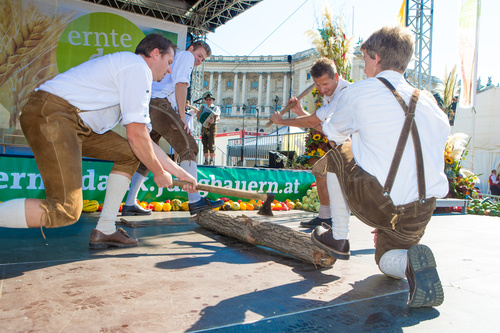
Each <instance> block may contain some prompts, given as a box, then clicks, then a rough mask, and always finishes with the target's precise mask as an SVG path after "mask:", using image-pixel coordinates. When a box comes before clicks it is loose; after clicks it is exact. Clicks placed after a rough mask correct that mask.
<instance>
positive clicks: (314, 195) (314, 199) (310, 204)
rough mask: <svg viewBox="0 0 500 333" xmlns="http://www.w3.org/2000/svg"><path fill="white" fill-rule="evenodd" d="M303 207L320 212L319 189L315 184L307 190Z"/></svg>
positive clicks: (303, 199) (303, 198)
mask: <svg viewBox="0 0 500 333" xmlns="http://www.w3.org/2000/svg"><path fill="white" fill-rule="evenodd" d="M297 209H299V208H297ZM302 209H303V210H307V211H311V212H318V210H319V198H318V189H317V188H316V185H315V184H314V185H313V186H312V187H311V188H310V189H309V190H307V192H306V195H305V196H303V197H302Z"/></svg>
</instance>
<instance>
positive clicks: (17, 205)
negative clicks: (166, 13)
mask: <svg viewBox="0 0 500 333" xmlns="http://www.w3.org/2000/svg"><path fill="white" fill-rule="evenodd" d="M174 50H175V45H174V44H172V42H170V41H169V40H168V39H166V38H164V37H163V36H161V35H158V34H151V35H148V36H146V37H145V38H144V39H143V40H142V41H141V42H140V43H139V45H138V46H137V48H136V51H135V54H134V53H131V52H118V53H113V54H109V55H105V56H102V57H99V58H95V59H92V60H89V61H87V62H85V63H83V64H81V65H79V66H76V67H74V68H72V69H70V70H68V71H66V72H64V73H61V74H59V75H57V76H56V77H55V78H53V79H51V80H49V81H47V82H45V83H44V84H42V85H41V86H40V87H39V89H38V90H37V91H36V92H34V93H33V94H32V95H31V96H30V99H29V101H28V102H27V104H26V106H25V107H24V108H23V111H22V114H21V118H20V119H21V127H22V129H23V132H24V134H25V136H26V139H27V141H28V143H29V145H30V147H31V149H32V151H33V154H34V156H35V160H36V163H37V166H38V170H39V171H40V174H41V176H42V180H43V183H44V185H45V192H46V199H25V198H22V199H13V200H9V201H6V202H4V203H1V204H0V214H1V216H2V219H1V221H0V227H7V228H34V227H46V228H56V227H62V226H66V225H70V224H73V223H75V222H76V221H78V219H79V217H80V214H81V212H82V205H83V198H82V161H81V160H82V156H87V157H91V158H97V159H105V160H111V161H113V162H114V164H113V168H112V170H111V173H110V174H109V177H108V181H107V188H106V195H105V199H104V205H103V210H102V212H101V215H100V217H99V220H98V222H97V226H96V228H95V229H94V230H93V231H92V234H91V236H90V241H89V245H90V247H91V248H107V247H129V246H135V245H137V239H135V238H131V237H130V236H128V235H127V233H126V232H125V231H124V230H123V229H121V228H118V229H117V228H116V226H115V221H116V217H117V215H118V211H119V208H120V204H121V201H122V199H123V197H124V195H125V193H126V191H127V190H128V186H129V184H130V178H131V177H132V175H133V174H134V172H135V170H136V169H137V167H138V165H139V161H142V163H144V164H145V165H147V166H148V168H149V169H150V170H151V171H152V172H153V175H154V180H155V183H156V184H157V185H158V187H171V186H172V174H173V175H175V176H177V177H178V178H182V179H184V180H186V181H188V182H190V183H191V185H189V186H185V188H184V189H185V190H186V191H189V192H194V191H195V186H196V180H195V179H194V178H193V177H191V176H190V175H189V174H188V173H186V172H185V171H184V170H182V169H181V168H179V167H178V166H177V165H176V164H175V163H173V161H172V160H171V159H170V158H168V156H167V155H166V154H165V153H164V152H163V151H162V150H161V149H160V147H158V145H156V144H154V143H153V142H152V141H151V139H150V137H149V129H150V128H151V125H150V120H149V100H150V97H151V85H152V82H153V80H154V81H160V80H161V79H163V77H164V76H165V75H166V74H167V73H169V72H170V71H171V67H170V66H171V63H172V61H173V58H174ZM119 122H121V123H122V125H124V126H125V128H126V129H127V139H128V140H127V139H124V138H122V137H121V136H120V135H118V134H117V133H115V132H113V131H111V129H112V128H113V127H115V126H116V124H118V123H119Z"/></svg>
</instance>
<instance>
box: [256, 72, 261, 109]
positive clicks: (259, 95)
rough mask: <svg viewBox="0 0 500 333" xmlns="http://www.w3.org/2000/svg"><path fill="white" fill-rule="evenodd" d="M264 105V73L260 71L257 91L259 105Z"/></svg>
mask: <svg viewBox="0 0 500 333" xmlns="http://www.w3.org/2000/svg"><path fill="white" fill-rule="evenodd" d="M261 105H262V73H259V89H258V92H257V107H259V108H260V106H261Z"/></svg>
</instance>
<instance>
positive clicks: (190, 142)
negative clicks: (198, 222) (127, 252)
mask: <svg viewBox="0 0 500 333" xmlns="http://www.w3.org/2000/svg"><path fill="white" fill-rule="evenodd" d="M210 54H211V50H210V47H209V46H208V44H207V43H205V42H203V41H196V42H194V43H192V44H191V45H190V46H189V47H188V49H187V50H186V51H181V52H177V53H176V55H175V58H174V62H173V64H172V73H171V74H170V75H166V76H165V78H164V79H163V80H162V81H161V82H154V83H153V92H152V96H151V104H150V107H149V114H150V117H151V124H152V126H153V130H152V131H151V133H150V135H151V139H152V140H153V141H154V142H155V143H158V142H159V141H160V139H161V138H162V137H163V138H164V139H165V140H167V142H168V143H170V145H171V146H172V147H173V148H174V150H175V151H176V152H177V154H178V155H179V159H180V166H181V168H183V169H184V170H186V172H187V173H189V174H190V175H191V176H192V177H193V178H195V179H197V174H198V165H197V163H196V156H197V155H198V144H197V143H196V141H195V139H194V138H193V136H192V135H191V131H190V129H189V126H188V123H187V121H186V114H185V112H186V100H187V99H186V97H187V89H188V87H189V84H190V81H191V72H192V71H193V68H194V67H196V66H199V65H201V64H202V63H203V61H205V58H206V57H208V56H210ZM148 172H149V171H148V168H147V166H146V165H144V164H142V163H141V165H140V166H139V168H138V169H137V172H136V173H135V174H134V177H133V178H132V184H131V186H130V191H129V194H128V196H127V200H126V201H125V205H123V207H122V215H125V216H127V215H146V214H151V210H146V209H143V208H142V207H140V206H139V205H138V204H137V202H136V201H137V195H138V194H139V190H140V189H141V186H142V184H143V183H144V181H145V180H146V176H147V175H148ZM188 199H189V212H190V213H191V215H194V214H197V213H199V212H201V211H203V210H207V209H212V208H217V207H221V206H222V205H223V204H224V202H223V201H222V200H217V201H212V200H209V199H207V198H202V197H201V196H200V194H199V193H198V192H195V193H188Z"/></svg>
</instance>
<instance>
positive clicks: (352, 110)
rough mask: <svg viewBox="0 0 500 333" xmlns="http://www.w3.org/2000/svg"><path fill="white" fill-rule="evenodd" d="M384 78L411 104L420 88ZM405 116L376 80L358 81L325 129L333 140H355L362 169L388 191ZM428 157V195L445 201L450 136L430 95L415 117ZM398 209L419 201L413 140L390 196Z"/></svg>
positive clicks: (391, 74) (391, 75)
mask: <svg viewBox="0 0 500 333" xmlns="http://www.w3.org/2000/svg"><path fill="white" fill-rule="evenodd" d="M379 76H380V77H384V78H386V79H387V80H388V81H389V82H391V83H392V85H393V86H394V87H395V88H396V90H397V91H398V93H399V94H400V95H401V97H402V98H403V100H404V101H405V102H406V103H407V104H408V103H409V100H410V97H411V94H412V93H413V90H414V88H413V87H412V86H411V85H409V84H408V83H407V82H406V80H405V79H404V77H403V75H401V74H400V73H398V72H395V71H383V72H381V73H379V74H378V75H377V77H379ZM404 119H405V117H404V112H403V109H402V108H401V106H400V105H399V103H398V101H397V100H396V98H395V97H394V95H393V94H392V93H391V91H390V90H389V89H387V87H386V86H385V85H384V84H383V83H382V82H380V81H379V80H378V79H376V78H368V79H366V80H363V81H358V82H356V83H354V84H352V85H350V86H349V87H347V88H346V89H344V91H343V92H342V94H341V95H340V98H339V100H338V103H337V106H336V110H335V114H334V116H332V117H330V118H329V119H328V120H327V121H326V122H325V123H324V124H323V132H324V133H325V134H326V135H327V136H328V139H329V140H332V141H335V142H336V143H337V144H341V143H343V142H344V141H345V140H346V139H347V137H348V136H349V135H351V139H352V153H353V155H354V160H355V161H356V163H357V164H358V165H359V166H360V167H361V168H362V169H363V170H365V171H366V172H368V173H370V174H371V175H373V176H375V177H376V178H377V180H378V181H379V183H380V184H381V185H382V186H383V185H384V184H385V181H386V179H387V175H388V173H389V168H390V165H391V162H392V159H393V157H394V152H395V150H396V145H397V142H398V139H399V136H400V133H401V129H402V127H403V122H404ZM415 121H416V124H417V128H418V131H419V134H420V141H421V145H422V151H423V159H424V170H425V184H426V195H427V197H428V198H430V197H438V198H440V197H444V196H445V195H446V194H447V193H448V180H447V178H446V176H445V174H444V155H443V152H444V149H445V145H446V139H447V137H448V133H449V131H450V126H449V123H448V119H447V117H446V115H445V114H444V112H443V111H442V110H441V109H440V108H439V107H438V106H437V104H436V103H435V102H434V101H432V100H431V99H430V98H429V97H427V96H426V95H425V94H420V97H419V99H418V103H417V108H416V112H415ZM390 196H391V199H392V200H393V202H394V204H396V205H400V204H406V203H410V202H413V201H415V200H418V183H417V174H416V162H415V153H414V148H413V141H412V139H411V134H410V137H409V139H408V141H407V143H406V147H405V150H404V153H403V157H402V159H401V164H400V166H399V169H398V172H397V174H396V179H395V181H394V186H393V188H392V191H391V193H390Z"/></svg>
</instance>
